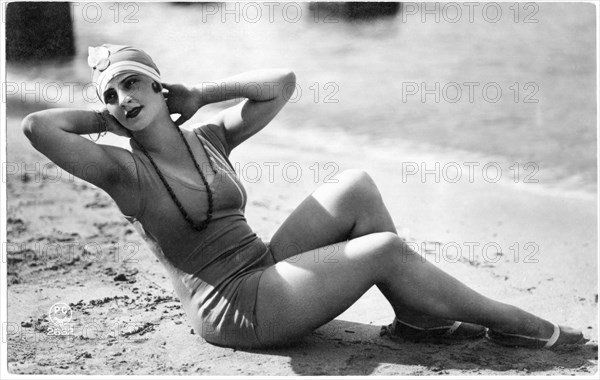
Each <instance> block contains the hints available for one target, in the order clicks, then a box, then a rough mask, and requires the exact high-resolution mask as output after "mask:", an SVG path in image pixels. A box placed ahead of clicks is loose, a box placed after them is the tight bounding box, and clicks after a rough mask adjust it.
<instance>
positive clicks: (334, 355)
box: [250, 320, 598, 376]
mask: <svg viewBox="0 0 600 380" xmlns="http://www.w3.org/2000/svg"><path fill="white" fill-rule="evenodd" d="M379 330H380V326H375V325H367V324H362V323H356V322H349V321H342V320H334V321H332V322H330V323H328V324H327V325H325V326H323V327H321V328H319V329H318V330H316V331H315V332H314V333H313V334H312V335H310V336H308V337H306V338H305V339H303V340H302V341H300V342H298V343H296V344H294V345H291V346H288V347H284V348H277V349H265V350H252V351H250V352H255V353H264V354H269V355H278V356H289V357H290V366H291V367H292V369H293V371H294V372H295V373H297V374H298V375H313V376H314V375H317V376H318V375H330V376H332V375H371V374H374V373H375V372H376V370H377V369H378V368H380V369H382V368H385V367H386V365H388V364H390V365H394V366H397V365H400V366H412V367H414V366H417V369H414V368H410V369H409V368H407V372H406V373H398V374H399V375H411V374H412V375H417V374H436V373H437V374H444V373H448V372H447V371H452V370H459V371H467V373H469V372H472V373H477V372H478V371H479V370H486V371H490V370H492V371H497V372H505V371H515V370H516V371H522V372H524V373H534V372H541V371H550V370H556V369H561V368H564V369H571V370H574V369H578V371H581V372H584V373H593V372H594V371H595V370H596V361H597V359H598V346H597V344H591V343H588V344H586V345H581V346H574V347H559V348H556V349H553V350H546V349H540V350H533V349H525V348H509V347H502V346H499V345H497V344H494V343H492V342H490V341H488V340H487V339H479V340H476V341H466V342H452V343H448V342H446V343H444V342H435V343H432V342H429V343H412V342H408V341H402V340H399V341H392V340H390V339H388V338H386V337H380V336H379ZM419 367H420V368H419Z"/></svg>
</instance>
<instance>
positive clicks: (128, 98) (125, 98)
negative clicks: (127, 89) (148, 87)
mask: <svg viewBox="0 0 600 380" xmlns="http://www.w3.org/2000/svg"><path fill="white" fill-rule="evenodd" d="M119 98H120V99H121V102H120V105H121V106H124V105H125V104H127V103H131V95H130V94H121V96H120V97H119Z"/></svg>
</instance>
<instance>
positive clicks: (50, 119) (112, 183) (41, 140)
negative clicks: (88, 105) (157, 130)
mask: <svg viewBox="0 0 600 380" xmlns="http://www.w3.org/2000/svg"><path fill="white" fill-rule="evenodd" d="M104 112H105V113H104V116H102V115H100V114H98V113H97V112H95V111H89V110H77V109H49V110H44V111H39V112H35V113H32V114H30V115H28V116H27V117H25V119H24V120H23V122H22V127H23V132H24V133H25V135H26V136H27V138H28V139H29V141H31V144H32V145H33V147H34V148H36V149H37V150H38V151H40V152H41V153H43V154H44V155H45V156H46V157H48V158H49V159H50V160H51V161H52V162H54V163H55V164H56V165H58V166H60V167H61V168H63V169H64V170H66V171H68V172H69V173H71V174H73V175H75V176H77V177H79V178H81V179H83V180H85V181H87V182H90V183H92V184H94V185H96V186H98V187H100V188H102V189H104V190H106V191H107V192H109V193H112V192H114V191H117V192H118V190H117V188H118V187H121V186H119V184H122V183H123V180H124V179H126V177H130V176H131V175H132V174H133V173H132V170H131V162H130V161H131V160H132V159H131V156H130V155H129V153H128V152H127V151H125V150H124V149H122V148H118V147H113V146H108V145H102V144H96V143H95V142H93V141H91V140H88V139H86V138H84V137H82V136H80V135H86V134H94V133H99V132H103V131H105V130H108V131H109V132H113V133H117V134H121V135H123V134H124V129H123V127H122V126H120V125H118V126H116V125H115V123H116V124H118V122H117V121H116V120H112V119H111V118H112V116H110V115H108V114H107V112H106V111H104ZM119 128H120V129H121V130H119ZM128 161H129V164H128ZM128 166H129V170H127V167H128ZM124 176H125V177H124ZM111 195H113V194H111Z"/></svg>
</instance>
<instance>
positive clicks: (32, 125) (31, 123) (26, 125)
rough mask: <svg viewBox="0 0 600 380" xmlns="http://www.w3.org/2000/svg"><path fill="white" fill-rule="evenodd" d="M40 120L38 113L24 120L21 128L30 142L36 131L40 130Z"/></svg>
mask: <svg viewBox="0 0 600 380" xmlns="http://www.w3.org/2000/svg"><path fill="white" fill-rule="evenodd" d="M38 125H39V118H38V117H37V115H36V113H31V114H29V115H27V116H25V118H24V119H23V121H22V122H21V128H22V129H23V133H24V134H25V136H27V138H28V139H29V140H31V139H32V138H33V136H34V135H35V130H36V129H37V128H38Z"/></svg>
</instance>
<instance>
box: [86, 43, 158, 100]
mask: <svg viewBox="0 0 600 380" xmlns="http://www.w3.org/2000/svg"><path fill="white" fill-rule="evenodd" d="M88 65H89V66H90V67H91V68H92V81H93V82H94V83H95V84H96V94H97V95H98V98H100V100H101V101H102V102H104V99H103V97H102V93H103V92H104V91H105V90H106V88H107V86H108V82H110V80H111V79H113V78H114V77H116V76H117V75H119V74H123V73H138V74H143V75H147V76H149V77H150V78H152V79H154V80H155V81H157V82H159V83H160V71H159V70H158V67H156V64H155V63H154V61H153V60H152V58H150V56H149V55H148V54H146V52H144V51H142V50H140V49H136V48H134V47H132V46H124V45H109V44H104V45H102V46H97V47H91V46H90V47H89V48H88Z"/></svg>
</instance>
